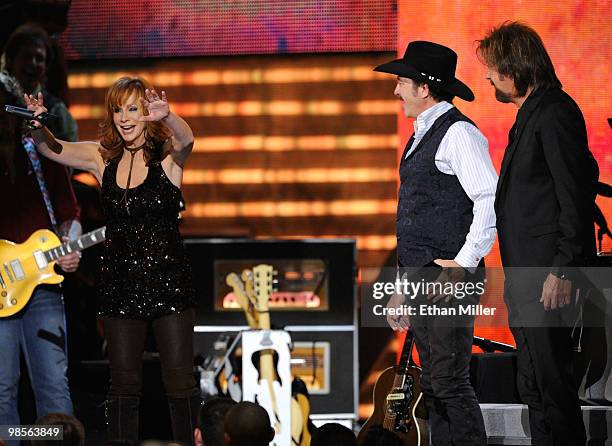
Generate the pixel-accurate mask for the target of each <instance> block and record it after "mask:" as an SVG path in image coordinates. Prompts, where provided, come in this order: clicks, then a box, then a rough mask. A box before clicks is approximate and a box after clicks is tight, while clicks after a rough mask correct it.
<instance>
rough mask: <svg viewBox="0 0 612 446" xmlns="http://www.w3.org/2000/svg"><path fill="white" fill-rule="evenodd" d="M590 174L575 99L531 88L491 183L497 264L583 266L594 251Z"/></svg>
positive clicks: (593, 174)
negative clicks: (494, 182)
mask: <svg viewBox="0 0 612 446" xmlns="http://www.w3.org/2000/svg"><path fill="white" fill-rule="evenodd" d="M597 178H598V168H597V163H596V162H595V159H594V158H593V156H592V154H591V152H590V151H589V148H588V143H587V133H586V126H585V123H584V118H583V116H582V113H581V111H580V109H579V108H578V105H576V103H575V102H574V101H573V100H572V98H571V97H569V95H567V94H566V93H565V92H563V91H562V90H561V89H558V88H553V89H548V90H544V89H538V90H536V91H534V92H533V93H532V94H531V95H530V96H529V97H528V98H527V100H526V101H525V102H524V103H523V106H522V107H521V109H520V110H519V112H518V114H517V119H516V122H515V124H514V126H513V127H512V129H511V130H510V135H509V143H508V147H507V148H506V152H505V154H504V159H503V161H502V167H501V172H500V176H499V182H498V184H497V193H496V197H495V211H496V215H497V230H498V234H499V243H500V252H501V258H502V262H503V264H504V266H505V267H512V266H541V267H551V269H552V270H553V271H557V272H558V271H560V270H562V269H563V268H564V267H567V266H579V265H584V264H585V263H586V262H587V260H588V259H589V258H590V257H592V256H593V255H594V254H595V236H594V223H593V211H594V203H595V187H596V184H597Z"/></svg>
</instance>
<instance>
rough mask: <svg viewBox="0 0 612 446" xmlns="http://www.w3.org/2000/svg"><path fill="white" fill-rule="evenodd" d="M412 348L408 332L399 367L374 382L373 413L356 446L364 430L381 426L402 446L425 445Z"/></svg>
mask: <svg viewBox="0 0 612 446" xmlns="http://www.w3.org/2000/svg"><path fill="white" fill-rule="evenodd" d="M413 346H414V335H413V333H412V331H411V330H408V332H407V334H406V340H405V341H404V346H403V348H402V355H401V357H400V362H399V364H398V365H396V366H393V367H389V368H388V369H386V370H385V371H383V372H382V374H381V375H380V377H379V378H378V380H376V384H375V385H374V413H372V416H370V418H368V419H367V421H366V422H365V424H364V425H363V427H362V428H361V431H359V435H358V436H357V444H358V445H361V444H363V441H364V439H365V437H366V435H367V431H368V429H369V428H371V427H372V426H375V425H382V427H383V428H385V429H387V430H389V431H391V432H393V433H394V434H396V435H397V436H398V437H399V438H400V439H401V440H402V443H403V444H404V446H427V445H428V444H429V438H428V436H429V435H428V431H427V423H426V422H425V420H426V419H427V411H426V409H425V404H424V402H423V401H422V399H423V392H422V390H421V381H420V380H421V369H420V368H419V367H417V366H416V365H415V364H414V362H413V360H412V348H413Z"/></svg>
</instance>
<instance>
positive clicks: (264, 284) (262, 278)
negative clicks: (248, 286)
mask: <svg viewBox="0 0 612 446" xmlns="http://www.w3.org/2000/svg"><path fill="white" fill-rule="evenodd" d="M275 274H276V271H274V267H273V266H272V265H265V264H261V265H257V266H255V267H253V276H254V277H253V285H254V290H255V297H256V299H257V310H258V311H261V312H267V311H268V302H269V300H270V296H271V295H272V290H273V285H274V275H275Z"/></svg>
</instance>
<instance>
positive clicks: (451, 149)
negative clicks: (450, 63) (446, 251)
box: [406, 101, 498, 271]
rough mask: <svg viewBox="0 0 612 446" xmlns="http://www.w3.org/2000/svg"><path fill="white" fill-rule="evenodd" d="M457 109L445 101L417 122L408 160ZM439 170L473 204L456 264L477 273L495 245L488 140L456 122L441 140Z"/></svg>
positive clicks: (493, 185) (494, 183)
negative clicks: (456, 183)
mask: <svg viewBox="0 0 612 446" xmlns="http://www.w3.org/2000/svg"><path fill="white" fill-rule="evenodd" d="M452 107H454V105H453V104H450V103H448V102H445V101H442V102H439V103H437V104H436V105H434V106H433V107H430V108H428V109H427V110H425V111H424V112H422V113H421V114H420V115H419V116H417V118H416V120H415V121H414V142H413V143H412V146H411V147H410V149H409V150H408V152H407V153H406V157H408V156H409V155H410V154H411V153H412V152H413V151H414V149H415V148H416V147H417V145H418V144H419V142H420V141H421V139H422V138H423V136H424V135H425V134H426V133H427V131H428V130H429V129H430V128H431V126H432V125H433V123H434V122H435V120H436V119H438V118H439V117H440V116H442V115H443V114H444V113H446V112H447V111H448V110H450V109H451V108H452ZM435 163H436V167H437V168H438V170H439V171H440V172H442V173H445V174H448V175H456V176H457V179H458V180H459V183H460V184H461V187H463V190H464V191H465V193H466V194H467V196H468V197H469V198H470V200H472V201H473V202H474V208H473V212H474V219H473V221H472V224H471V225H470V230H469V232H468V234H467V237H466V240H465V243H464V244H463V247H462V248H461V250H460V251H459V253H458V254H457V256H456V257H455V258H454V260H455V261H456V262H457V263H458V264H459V265H461V266H462V267H463V268H466V269H468V270H472V271H473V270H474V268H476V267H477V266H478V263H479V262H480V260H481V259H482V258H483V257H484V256H485V255H487V254H488V253H489V251H490V250H491V247H492V246H493V242H494V241H495V234H496V229H495V210H494V208H493V205H494V203H495V189H496V187H497V178H498V177H497V173H496V172H495V168H494V167H493V162H492V161H491V156H490V155H489V144H488V142H487V138H485V136H484V135H483V134H482V133H481V132H480V130H478V129H477V128H476V127H475V126H474V125H472V124H470V123H469V122H456V123H454V124H453V125H451V126H450V127H449V129H448V131H447V132H446V135H444V137H443V138H442V141H441V142H440V146H439V147H438V150H437V152H436V157H435Z"/></svg>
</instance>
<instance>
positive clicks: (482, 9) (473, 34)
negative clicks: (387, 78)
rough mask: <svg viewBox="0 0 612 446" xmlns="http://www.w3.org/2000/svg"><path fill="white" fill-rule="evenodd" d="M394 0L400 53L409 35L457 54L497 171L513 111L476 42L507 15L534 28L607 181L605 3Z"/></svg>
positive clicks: (499, 333)
mask: <svg viewBox="0 0 612 446" xmlns="http://www.w3.org/2000/svg"><path fill="white" fill-rule="evenodd" d="M398 5H399V13H398V30H399V37H398V46H397V48H398V54H399V55H400V56H402V55H403V52H404V49H405V48H406V45H407V43H408V42H410V41H412V40H432V41H435V42H438V43H441V44H443V45H447V46H449V47H451V48H453V49H454V50H455V51H456V52H457V53H458V55H459V61H458V67H457V77H458V78H459V79H461V80H463V81H464V82H465V83H466V84H467V85H469V86H470V87H471V88H472V90H473V91H474V94H475V96H476V100H475V101H474V102H471V103H468V102H464V101H462V100H460V99H456V100H455V105H456V106H457V107H458V108H459V109H461V110H462V111H463V112H464V113H466V114H467V116H469V117H470V118H471V119H473V120H474V122H475V123H476V124H477V125H478V127H479V128H480V130H482V132H483V133H484V134H485V136H486V137H487V138H488V140H489V149H490V152H491V156H492V157H493V162H494V164H495V167H496V169H497V171H498V172H499V168H500V165H501V160H502V157H503V154H504V149H505V147H506V144H507V141H508V130H509V129H510V127H511V126H512V124H513V122H514V118H515V116H516V112H517V109H516V108H515V107H514V105H511V104H501V103H499V102H497V101H496V100H495V97H494V92H493V87H492V86H491V85H490V83H489V82H488V81H487V80H486V79H485V67H484V66H483V65H481V64H480V62H479V61H478V59H477V57H476V52H475V49H476V46H477V44H476V40H478V39H482V38H483V37H484V35H485V33H486V32H487V31H488V30H490V29H491V28H492V27H493V26H496V25H499V24H501V23H503V22H504V21H507V20H510V21H514V20H520V21H522V22H524V23H526V24H528V25H530V26H532V27H533V28H535V29H536V31H537V32H538V33H539V34H540V36H541V37H542V39H543V40H544V44H545V45H546V48H547V49H548V52H549V54H550V56H551V58H552V61H553V63H554V65H555V69H556V72H557V75H558V77H559V79H560V80H561V82H562V83H563V88H564V89H565V91H566V92H567V93H569V94H570V95H571V96H572V97H573V98H574V100H576V102H577V103H578V105H579V106H580V108H581V109H582V112H583V114H584V117H585V120H586V125H587V130H588V136H589V145H590V148H591V151H592V152H593V154H594V155H595V158H596V159H597V161H598V163H599V169H600V180H601V181H604V182H606V183H612V154H611V151H610V149H611V148H612V147H611V146H612V130H611V129H610V127H609V125H608V122H607V118H608V117H612V110H611V109H610V104H611V103H612V89H611V87H610V59H611V58H612V50H611V48H610V44H609V42H610V41H611V40H612V39H611V38H612V32H611V30H610V26H609V17H610V1H588V0H587V1H581V0H568V1H566V2H561V3H558V2H557V3H550V2H543V1H535V2H526V1H516V0H496V1H484V2H483V1H481V0H444V1H440V0H437V1H433V0H432V1H423V2H418V3H417V2H414V1H400V2H399V4H398ZM606 17H608V19H606ZM398 126H399V131H400V144H399V147H398V157H399V156H401V153H402V151H403V149H404V144H405V142H406V141H407V139H408V137H409V136H410V134H411V132H412V121H409V120H407V119H405V118H404V117H403V116H401V115H400V116H398ZM598 203H599V205H600V207H601V208H602V210H603V211H604V215H605V216H606V217H607V218H608V220H609V221H610V222H611V223H612V199H610V198H604V199H598ZM604 249H605V250H607V251H612V243H610V239H607V240H606V243H605V245H604ZM486 261H487V265H488V266H493V265H500V263H501V262H500V259H499V250H498V246H497V243H496V244H495V247H494V249H493V252H492V253H491V254H490V255H489V256H488V257H487V259H486ZM498 292H499V293H501V290H498ZM499 298H500V299H501V295H500V296H499ZM503 317H505V314H503V313H501V314H500V318H503ZM477 334H479V335H480V336H484V337H491V338H494V339H498V340H507V341H508V342H512V338H511V336H510V334H509V332H508V331H507V330H506V329H503V328H502V329H496V328H488V327H479V328H478V329H477Z"/></svg>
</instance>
